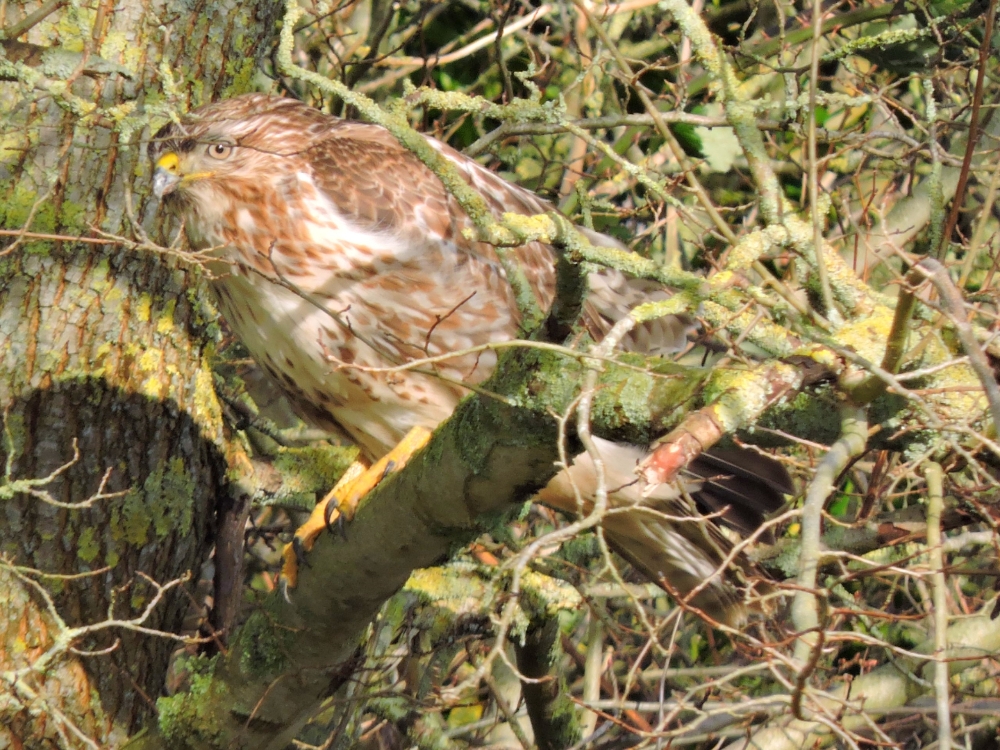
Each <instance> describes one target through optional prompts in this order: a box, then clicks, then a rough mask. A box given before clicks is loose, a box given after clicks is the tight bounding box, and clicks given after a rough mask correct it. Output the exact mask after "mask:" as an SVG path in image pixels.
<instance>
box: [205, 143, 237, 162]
mask: <svg viewBox="0 0 1000 750" xmlns="http://www.w3.org/2000/svg"><path fill="white" fill-rule="evenodd" d="M231 153H233V147H232V145H230V144H228V143H213V144H211V145H210V146H209V147H208V155H209V156H211V157H212V158H213V159H228V158H229V155H230V154H231Z"/></svg>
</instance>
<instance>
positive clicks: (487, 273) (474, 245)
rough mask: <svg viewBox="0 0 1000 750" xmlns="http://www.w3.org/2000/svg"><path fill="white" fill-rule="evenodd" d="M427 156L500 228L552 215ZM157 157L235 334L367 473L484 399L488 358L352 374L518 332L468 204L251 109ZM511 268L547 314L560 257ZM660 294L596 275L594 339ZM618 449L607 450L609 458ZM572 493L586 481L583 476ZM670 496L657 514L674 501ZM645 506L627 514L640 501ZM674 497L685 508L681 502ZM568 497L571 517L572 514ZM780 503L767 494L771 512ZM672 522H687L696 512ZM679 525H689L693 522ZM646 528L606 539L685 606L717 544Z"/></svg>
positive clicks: (389, 158) (411, 171)
mask: <svg viewBox="0 0 1000 750" xmlns="http://www.w3.org/2000/svg"><path fill="white" fill-rule="evenodd" d="M428 140H429V141H430V143H431V144H432V145H433V146H434V148H436V149H438V150H439V151H440V152H441V153H442V154H443V155H444V156H445V157H447V158H448V159H449V160H450V161H451V162H452V163H453V164H454V165H455V166H457V167H458V169H459V171H460V173H461V175H462V176H463V177H464V178H465V179H466V180H467V181H468V182H469V184H470V185H472V186H473V187H474V188H475V189H476V190H477V191H478V192H479V193H480V194H482V195H483V197H484V198H485V199H486V201H487V203H488V205H489V206H490V208H491V209H492V210H493V211H494V212H495V214H496V215H497V216H500V215H501V214H502V213H504V212H516V213H522V214H529V215H530V214H538V213H543V212H546V211H550V210H552V206H551V205H550V204H549V203H547V202H545V201H544V200H542V199H540V198H539V197H537V196H536V195H534V194H532V193H530V192H528V191H527V190H524V189H522V188H519V187H517V186H515V185H511V184H509V183H507V182H505V181H504V180H502V179H500V178H499V177H497V176H496V175H494V174H493V173H491V172H489V171H488V170H486V169H484V168H483V167H482V166H480V165H479V164H477V163H476V162H475V161H473V160H471V159H469V158H467V157H465V156H463V155H461V154H459V153H458V152H456V151H454V150H453V149H451V148H449V147H448V146H446V145H444V144H442V143H439V142H437V141H434V140H433V139H428ZM150 154H151V156H152V158H153V160H154V161H157V160H159V162H158V164H159V165H160V168H158V169H157V175H156V179H155V180H154V187H155V189H156V190H157V192H158V193H161V194H164V195H165V196H166V198H167V199H168V202H169V203H170V204H171V207H172V208H173V210H175V211H176V212H177V213H178V214H179V215H180V216H181V217H182V218H183V219H184V221H185V227H186V230H187V232H188V235H189V237H190V239H191V241H192V244H193V245H195V246H196V247H198V248H202V249H206V248H212V251H211V254H212V256H213V257H214V258H215V259H216V260H215V262H214V264H213V267H212V270H213V272H214V273H215V274H216V278H215V280H214V281H213V288H214V290H215V293H216V296H217V298H218V302H219V307H220V309H221V311H222V314H223V315H224V316H225V318H226V320H227V321H228V322H229V325H230V326H231V327H232V329H233V330H234V332H235V333H236V334H237V335H238V336H239V337H240V338H241V339H242V341H243V342H244V344H245V345H246V346H247V348H248V349H249V350H250V352H251V354H252V355H253V356H254V358H255V359H256V360H257V361H258V362H259V363H260V364H261V365H262V366H263V368H264V369H265V370H266V371H267V372H268V373H269V374H270V375H271V377H272V378H273V379H274V380H275V381H276V382H277V383H278V384H279V385H280V386H281V387H282V388H283V389H284V391H285V392H286V394H287V395H288V396H289V398H290V400H291V402H292V404H293V405H294V406H295V408H296V409H297V411H299V412H300V413H301V414H302V416H303V417H305V418H306V419H307V420H309V421H311V422H313V423H316V424H318V425H320V426H323V427H327V428H333V427H336V428H338V429H341V430H343V431H345V432H346V433H348V434H349V435H350V436H351V437H352V438H353V439H354V440H355V441H356V442H357V443H358V444H359V445H361V446H362V447H363V448H364V450H365V451H366V452H367V453H368V454H369V455H371V456H380V455H382V454H384V453H385V452H386V451H387V450H388V449H389V448H390V447H391V446H393V445H395V444H396V443H397V442H398V441H399V440H400V439H401V438H402V437H403V435H404V434H405V433H406V432H407V431H408V430H409V429H410V428H411V427H413V426H415V425H423V426H427V427H434V426H436V425H437V424H438V423H440V422H441V421H443V420H444V419H446V418H447V417H448V416H449V415H450V414H451V413H452V411H453V409H454V408H455V406H456V405H457V403H458V400H459V399H460V398H461V397H462V396H463V395H464V393H465V389H463V388H462V387H461V385H459V383H460V382H471V383H478V382H481V381H482V380H483V379H485V378H486V377H487V376H488V375H489V374H490V372H491V371H492V369H493V366H494V364H495V362H496V357H495V355H494V353H493V352H491V351H483V352H478V353H472V354H464V355H458V356H455V357H452V358H449V359H447V360H445V361H443V362H440V363H435V364H433V365H425V366H424V367H422V369H424V370H425V371H426V372H417V371H414V370H407V371H401V372H394V373H385V372H370V371H366V370H364V369H358V367H359V366H361V367H370V368H371V367H374V368H379V367H386V366H390V365H395V364H400V363H403V362H407V361H411V360H413V359H418V358H424V357H428V356H437V355H442V354H448V353H453V352H459V351H461V350H464V349H468V348H470V347H474V346H477V345H481V344H486V343H490V342H498V341H505V340H509V339H512V338H515V337H517V335H518V333H519V330H518V326H519V322H520V321H519V315H518V311H517V307H516V305H515V301H514V296H513V293H512V291H511V289H510V286H509V284H508V283H507V280H506V278H505V276H504V272H503V269H502V267H501V265H500V263H499V261H498V259H497V256H496V252H495V250H494V248H493V247H492V246H490V245H487V244H485V243H480V242H475V241H471V240H469V239H467V238H466V237H465V235H464V234H463V232H464V230H466V229H472V228H473V225H472V222H471V220H470V219H469V218H468V217H467V216H466V215H465V213H464V212H463V211H462V209H461V207H460V206H459V205H458V203H457V201H456V200H455V199H454V198H453V197H452V196H451V195H450V194H449V193H448V192H447V190H446V189H445V188H444V186H443V185H442V184H441V182H440V181H439V180H438V178H437V177H436V176H435V175H434V174H433V173H432V172H431V171H430V170H429V169H427V167H425V166H424V165H423V164H422V163H421V162H420V161H419V160H418V159H417V158H416V157H415V156H414V155H413V154H411V153H410V152H409V151H407V150H406V149H404V148H403V147H402V146H401V145H400V144H399V143H398V142H397V141H396V140H395V139H394V138H393V137H392V136H391V135H390V134H389V133H388V132H387V131H386V130H384V129H382V128H380V127H377V126H374V125H368V124H362V123H356V122H349V121H345V120H341V119H338V118H335V117H331V116H328V115H324V114H322V113H321V112H319V111H317V110H315V109H312V108H310V107H308V106H306V105H304V104H302V103H300V102H297V101H294V100H290V99H282V98H276V97H269V96H265V95H261V94H251V95H247V96H242V97H238V98H235V99H230V100H227V101H223V102H219V103H215V104H210V105H207V106H205V107H201V108H199V109H198V110H195V111H194V112H192V113H191V114H190V115H188V116H187V117H186V118H184V120H183V121H182V122H181V123H174V124H172V125H169V126H167V127H165V128H164V129H162V130H161V131H160V132H159V133H158V134H157V136H156V138H155V139H154V141H153V143H152V145H151V147H150ZM165 159H166V161H165ZM592 234H593V233H592ZM594 239H595V240H597V241H599V242H601V243H603V244H607V243H613V244H616V243H614V241H613V240H611V239H609V238H606V237H599V236H596V235H595V237H594ZM515 253H516V255H517V257H518V260H519V261H520V263H521V265H522V267H523V268H524V269H525V272H526V274H527V277H528V280H529V282H530V284H531V285H532V286H533V287H534V290H535V293H536V296H537V297H538V299H539V301H540V303H541V304H542V305H543V306H548V305H549V303H550V302H551V301H552V298H553V288H554V284H555V273H554V255H553V252H552V249H551V248H550V247H548V246H546V245H543V244H540V243H532V244H528V245H525V246H523V247H521V248H518V249H517V250H516V251H515ZM665 295H666V292H665V291H664V290H661V289H657V288H656V287H655V286H653V285H651V284H650V283H649V282H645V281H637V280H629V279H626V278H625V277H623V276H622V275H620V274H618V273H617V272H613V271H602V272H601V273H600V274H596V275H592V277H591V293H590V295H589V297H588V301H587V305H586V307H585V310H584V320H583V323H584V324H585V325H586V327H587V328H588V329H589V330H590V332H591V333H592V334H593V335H595V336H600V335H601V334H602V333H604V332H605V331H606V330H607V329H608V328H609V327H610V326H611V325H612V324H613V323H614V322H615V321H616V320H618V319H619V318H621V317H622V316H623V315H624V314H626V313H627V311H628V310H629V309H631V308H632V307H633V306H635V305H636V304H638V303H639V302H642V301H644V300H647V299H651V298H657V297H663V296H665ZM330 313H333V315H331V314H330ZM684 333H685V324H684V323H683V322H682V321H679V320H677V319H669V318H667V319H662V320H660V321H656V322H654V323H653V324H651V325H648V326H646V327H644V328H641V329H640V330H638V331H636V332H635V333H634V335H633V337H632V338H630V339H629V340H627V341H626V342H625V346H626V347H630V348H635V349H640V350H643V351H647V352H659V353H664V352H668V351H675V350H676V349H677V348H678V347H680V346H681V345H683V343H684ZM609 445H610V444H608V445H605V448H604V449H603V450H604V451H607V452H608V453H609V456H610V454H611V453H612V449H611V447H609ZM633 452H635V451H633ZM628 461H631V462H632V465H629V466H623V467H621V469H620V471H621V473H622V476H623V477H624V476H628V477H631V476H632V469H633V468H634V457H633V456H632V454H631V453H629V454H628V456H627V457H626V459H625V463H628ZM580 466H582V464H580ZM578 468H579V467H578ZM574 478H575V479H577V480H579V481H582V474H581V472H580V471H576V472H575V476H574ZM565 479H566V475H565V474H564V475H563V477H562V479H560V480H556V481H555V482H554V484H553V485H552V488H558V487H559V486H560V485H559V482H560V481H562V482H564V483H565ZM550 489H551V488H550ZM564 489H565V488H564ZM554 491H555V490H554V489H553V491H552V492H550V493H549V494H550V499H552V496H553V494H554ZM664 492H667V488H664V489H663V490H661V491H660V494H659V495H656V496H655V497H654V498H653V499H654V500H657V501H659V500H663V499H665V498H666V495H663V493H664ZM564 494H565V493H564ZM634 494H636V498H631V497H629V498H623V502H624V503H625V504H633V503H634V502H638V500H639V498H638V494H637V493H634ZM667 494H669V495H670V497H673V498H677V497H678V494H679V493H677V491H676V490H675V489H673V488H670V489H669V492H668V493H667ZM569 495H570V497H569V500H568V501H566V503H565V507H568V508H574V507H575V500H573V498H572V492H571V491H570V493H569ZM661 495H663V497H661ZM775 497H776V498H777V500H775ZM780 499H781V498H780V493H775V492H772V493H771V497H770V498H768V499H767V500H765V501H763V503H762V505H763V506H764V507H763V509H764V510H770V509H773V507H774V505H775V503H776V502H777V503H780ZM670 507H671V508H672V509H673V510H672V513H674V514H682V515H683V514H684V513H683V512H682V511H683V509H684V508H687V507H688V506H687V505H686V504H685V503H684V502H679V503H672V504H671V506H670ZM760 512H761V508H755V509H754V510H753V511H752V513H751V516H753V517H755V518H758V519H759V515H760ZM686 515H689V516H694V515H695V514H694V513H693V509H688V511H687V512H686ZM654 516H655V514H654ZM630 519H631V520H630ZM649 523H650V515H649V513H648V512H646V513H643V512H636V513H628V514H621V513H619V514H617V515H616V516H615V519H614V523H613V525H614V529H615V530H613V531H612V530H611V529H610V528H609V531H611V536H612V538H615V537H617V538H618V541H619V547H621V548H622V549H623V551H624V552H625V553H626V555H627V556H628V557H629V559H631V560H632V561H633V562H635V563H636V564H638V565H639V566H640V567H643V565H644V564H645V569H646V570H647V572H648V573H649V574H650V575H651V576H652V577H653V578H654V580H657V579H659V578H661V577H663V576H666V577H670V576H674V575H676V577H677V580H678V586H679V587H680V588H681V589H682V590H689V589H690V588H691V587H692V586H693V585H695V583H697V582H698V581H703V580H704V579H705V577H706V575H708V573H710V572H711V571H712V570H714V569H715V568H716V567H717V566H718V564H719V562H720V561H721V560H722V559H723V558H724V557H725V550H726V549H728V542H727V541H726V540H725V538H724V537H723V536H721V535H720V534H719V533H718V531H717V530H714V527H712V529H713V530H712V531H708V532H706V531H705V530H704V521H693V523H692V524H689V527H690V528H689V529H686V530H683V531H682V533H680V534H678V533H676V529H673V528H672V525H671V522H663V521H662V518H661V519H660V521H659V522H655V519H654V525H656V524H657V523H658V524H659V526H660V527H662V528H660V529H658V530H654V531H653V533H650V531H649V529H645V528H642V527H643V526H644V525H648V524H649ZM673 525H674V526H675V525H676V524H673ZM699 539H702V540H705V543H704V544H702V543H699V541H698V540H699ZM685 540H687V542H686V546H685V547H684V549H682V550H679V551H678V552H679V554H659V553H655V552H653V553H651V552H650V551H649V550H648V549H646V550H644V547H649V546H650V545H654V546H659V547H660V548H661V552H662V548H663V547H664V546H667V547H669V546H671V545H684V544H685ZM668 551H669V550H668ZM644 560H645V561H646V562H645V563H644ZM737 599H738V597H737V595H736V593H735V591H734V590H733V588H732V587H731V586H730V585H729V584H727V583H725V582H724V581H723V580H722V578H719V580H718V581H717V582H716V584H713V585H712V586H710V587H709V588H708V590H707V591H706V592H705V593H704V594H703V595H702V596H700V597H699V599H698V601H699V602H700V603H701V604H702V605H703V606H705V607H707V608H708V609H709V610H710V611H711V612H712V613H713V614H716V615H720V616H728V614H727V613H728V612H729V611H730V610H731V609H732V607H733V605H735V604H736V602H737Z"/></svg>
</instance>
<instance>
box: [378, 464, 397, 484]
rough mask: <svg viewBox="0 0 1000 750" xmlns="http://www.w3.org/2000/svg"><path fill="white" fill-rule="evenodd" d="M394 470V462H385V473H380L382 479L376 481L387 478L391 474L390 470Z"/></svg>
mask: <svg viewBox="0 0 1000 750" xmlns="http://www.w3.org/2000/svg"><path fill="white" fill-rule="evenodd" d="M395 468H396V462H395V461H391V460H390V461H386V462H385V471H383V472H382V477H381V479H379V480H378V481H380V482H381V481H382V479H385V478H386V477H387V476H389V475H390V474H391V473H392V470H393V469H395Z"/></svg>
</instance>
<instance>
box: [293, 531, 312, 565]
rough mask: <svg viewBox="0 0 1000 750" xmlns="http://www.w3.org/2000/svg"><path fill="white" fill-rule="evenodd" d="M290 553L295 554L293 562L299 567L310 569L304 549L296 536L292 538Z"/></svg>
mask: <svg viewBox="0 0 1000 750" xmlns="http://www.w3.org/2000/svg"><path fill="white" fill-rule="evenodd" d="M292 552H294V553H295V562H296V564H297V565H299V566H300V567H302V566H305V567H307V568H311V567H312V565H310V564H309V559H308V558H307V557H306V548H305V547H303V546H302V540H301V539H299V537H297V536H293V537H292Z"/></svg>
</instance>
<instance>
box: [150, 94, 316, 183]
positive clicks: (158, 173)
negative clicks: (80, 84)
mask: <svg viewBox="0 0 1000 750" xmlns="http://www.w3.org/2000/svg"><path fill="white" fill-rule="evenodd" d="M298 109H306V108H305V105H303V104H301V103H299V102H295V101H293V100H290V99H282V98H280V97H274V96H267V95H265V94H247V95H245V96H240V97H236V98H234V99H227V100H224V101H221V102H216V103H214V104H208V105H206V106H203V107H199V108H198V109H196V110H193V111H192V112H191V113H189V114H188V115H185V116H184V117H182V118H181V119H179V120H176V121H175V122H171V123H168V124H167V125H165V126H164V127H163V128H161V129H160V130H159V132H158V133H157V134H156V135H155V136H154V137H153V140H152V142H151V143H150V145H149V157H150V159H151V160H152V162H153V165H154V171H153V192H154V193H155V194H156V197H157V198H161V199H163V198H167V199H169V200H171V201H172V200H174V199H176V198H178V197H180V196H184V197H185V198H187V199H188V200H191V199H194V200H195V202H197V196H198V193H199V192H200V190H201V188H202V187H205V188H208V189H217V188H220V187H225V186H226V184H227V181H229V180H231V179H233V178H235V177H237V176H240V177H243V178H245V177H246V176H247V175H252V174H256V175H260V176H267V175H270V174H273V172H274V168H275V167H276V164H275V163H272V162H275V161H276V160H278V159H280V158H281V157H283V156H288V155H290V154H291V153H295V152H297V151H298V150H299V149H301V148H302V143H303V141H304V137H305V133H303V130H304V128H303V127H302V125H301V124H300V125H299V127H294V124H293V125H292V126H291V127H281V126H283V125H284V124H285V114H286V113H287V112H289V111H292V112H293V113H294V112H296V111H297V110H298ZM276 126H277V127H276Z"/></svg>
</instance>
